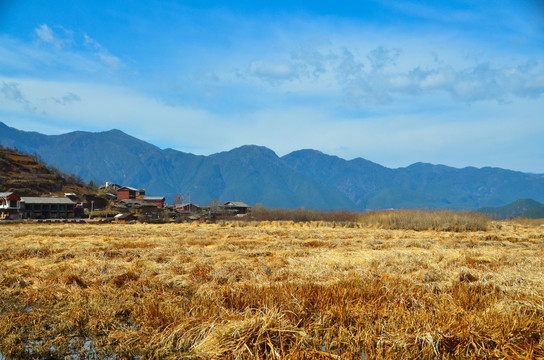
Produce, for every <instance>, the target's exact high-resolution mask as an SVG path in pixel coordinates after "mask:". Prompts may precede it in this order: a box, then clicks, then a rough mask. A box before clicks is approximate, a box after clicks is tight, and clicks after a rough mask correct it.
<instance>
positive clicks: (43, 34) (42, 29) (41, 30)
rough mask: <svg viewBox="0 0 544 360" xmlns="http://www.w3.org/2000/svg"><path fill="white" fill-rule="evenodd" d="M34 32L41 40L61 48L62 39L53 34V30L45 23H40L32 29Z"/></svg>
mask: <svg viewBox="0 0 544 360" xmlns="http://www.w3.org/2000/svg"><path fill="white" fill-rule="evenodd" d="M34 31H35V32H36V35H38V37H39V38H40V40H42V41H43V42H46V43H49V44H52V45H53V46H55V47H56V48H59V49H60V48H61V47H62V45H63V40H61V39H59V38H57V37H56V36H55V34H54V33H53V30H52V29H51V28H50V27H49V26H47V25H46V24H42V25H40V26H39V27H37V28H36V29H34Z"/></svg>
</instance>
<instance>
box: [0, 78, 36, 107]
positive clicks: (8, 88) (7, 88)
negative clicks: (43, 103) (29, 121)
mask: <svg viewBox="0 0 544 360" xmlns="http://www.w3.org/2000/svg"><path fill="white" fill-rule="evenodd" d="M0 91H1V92H2V94H4V98H5V99H7V100H9V101H11V102H13V103H17V104H21V105H22V106H23V108H24V110H25V111H26V112H29V113H34V112H35V111H36V107H35V106H34V105H32V103H31V102H30V101H28V100H27V98H26V97H25V96H24V95H23V93H22V92H21V90H20V89H19V84H18V83H16V82H5V81H3V82H2V87H1V88H0ZM15 108H16V107H15Z"/></svg>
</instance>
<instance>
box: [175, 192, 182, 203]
mask: <svg viewBox="0 0 544 360" xmlns="http://www.w3.org/2000/svg"><path fill="white" fill-rule="evenodd" d="M181 204H183V195H181V194H177V195H176V196H175V197H174V205H181Z"/></svg>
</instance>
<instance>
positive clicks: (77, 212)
mask: <svg viewBox="0 0 544 360" xmlns="http://www.w3.org/2000/svg"><path fill="white" fill-rule="evenodd" d="M250 210H251V206H249V205H247V204H245V203H243V202H241V201H227V202H225V203H221V202H219V201H212V202H211V203H210V204H209V205H207V206H199V205H197V204H193V203H191V202H184V201H183V197H181V196H177V197H176V199H175V201H174V204H172V205H170V204H166V199H165V197H163V196H147V195H146V191H145V189H136V188H133V187H130V186H120V185H117V184H114V183H109V182H107V183H106V184H105V185H102V186H100V187H99V188H98V191H97V192H96V193H95V194H84V195H79V194H76V193H64V196H39V197H36V196H21V195H19V194H17V193H15V192H0V220H23V221H55V222H59V221H66V222H77V221H80V222H112V221H114V222H124V223H135V222H161V223H162V222H185V221H201V222H205V221H215V220H216V219H218V218H232V217H235V218H241V217H245V216H247V215H248V214H249V212H250Z"/></svg>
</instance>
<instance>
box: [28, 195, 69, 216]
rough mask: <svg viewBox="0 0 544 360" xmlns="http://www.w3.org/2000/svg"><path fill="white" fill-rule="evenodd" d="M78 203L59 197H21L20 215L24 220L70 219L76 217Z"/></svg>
mask: <svg viewBox="0 0 544 360" xmlns="http://www.w3.org/2000/svg"><path fill="white" fill-rule="evenodd" d="M75 206H76V203H75V202H73V201H72V200H70V199H68V198H59V197H27V196H23V197H21V201H20V213H21V214H22V217H23V218H24V219H69V218H74V217H75Z"/></svg>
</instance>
